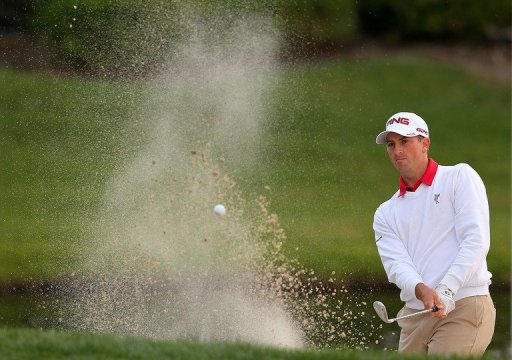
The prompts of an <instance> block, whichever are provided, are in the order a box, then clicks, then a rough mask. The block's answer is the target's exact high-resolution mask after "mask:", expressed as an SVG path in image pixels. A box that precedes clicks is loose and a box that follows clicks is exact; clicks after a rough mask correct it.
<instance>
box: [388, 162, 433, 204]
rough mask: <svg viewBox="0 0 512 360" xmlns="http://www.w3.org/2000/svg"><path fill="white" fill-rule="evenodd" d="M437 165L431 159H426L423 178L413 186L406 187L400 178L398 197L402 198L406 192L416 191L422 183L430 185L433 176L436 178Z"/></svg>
mask: <svg viewBox="0 0 512 360" xmlns="http://www.w3.org/2000/svg"><path fill="white" fill-rule="evenodd" d="M437 166H438V165H437V163H436V162H435V161H434V160H433V159H428V164H427V169H426V170H425V173H424V174H423V176H422V177H421V178H420V179H419V180H418V181H417V182H416V184H414V186H408V185H406V184H405V182H404V179H403V178H402V177H401V176H400V195H398V197H400V196H404V195H405V193H406V192H407V191H413V192H414V191H416V189H417V188H418V187H419V186H420V185H421V183H424V184H425V185H428V186H430V185H432V182H433V181H434V176H436V172H437Z"/></svg>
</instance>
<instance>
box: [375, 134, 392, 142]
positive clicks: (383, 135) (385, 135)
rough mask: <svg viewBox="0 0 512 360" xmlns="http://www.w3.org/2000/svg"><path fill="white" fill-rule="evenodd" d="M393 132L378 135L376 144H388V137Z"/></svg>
mask: <svg viewBox="0 0 512 360" xmlns="http://www.w3.org/2000/svg"><path fill="white" fill-rule="evenodd" d="M390 132H392V131H383V132H381V133H380V134H379V135H377V138H376V139H375V142H376V143H377V144H379V145H380V144H385V143H386V137H387V136H388V134H389V133H390Z"/></svg>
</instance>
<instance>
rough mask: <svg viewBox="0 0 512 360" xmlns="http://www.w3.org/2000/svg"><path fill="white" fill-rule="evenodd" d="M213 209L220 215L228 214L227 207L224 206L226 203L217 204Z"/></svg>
mask: <svg viewBox="0 0 512 360" xmlns="http://www.w3.org/2000/svg"><path fill="white" fill-rule="evenodd" d="M213 211H214V212H215V214H217V215H219V216H224V215H226V208H225V207H224V205H222V204H217V205H215V206H214V207H213Z"/></svg>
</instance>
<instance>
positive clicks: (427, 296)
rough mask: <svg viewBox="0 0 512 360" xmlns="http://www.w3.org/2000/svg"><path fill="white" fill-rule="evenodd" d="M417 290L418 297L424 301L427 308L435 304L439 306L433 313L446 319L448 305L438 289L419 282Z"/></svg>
mask: <svg viewBox="0 0 512 360" xmlns="http://www.w3.org/2000/svg"><path fill="white" fill-rule="evenodd" d="M415 292H416V298H417V299H418V300H420V301H421V302H423V305H424V306H425V309H431V308H432V307H434V305H435V306H437V307H438V308H439V310H437V311H436V312H432V313H431V315H432V316H434V317H437V318H439V319H444V318H445V317H446V315H444V312H445V309H446V307H445V305H444V303H443V302H442V301H441V298H440V295H439V293H438V292H437V291H436V290H434V289H432V288H431V287H428V286H427V285H425V284H423V283H418V284H417V285H416V288H415Z"/></svg>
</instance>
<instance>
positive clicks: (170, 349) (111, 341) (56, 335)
mask: <svg viewBox="0 0 512 360" xmlns="http://www.w3.org/2000/svg"><path fill="white" fill-rule="evenodd" d="M0 355H1V357H2V359H5V360H9V359H16V360H20V359H69V358H73V359H95V360H107V359H126V360H129V359H186V360H194V359H201V360H208V359H226V360H228V359H246V360H251V359H269V360H271V359H276V360H277V359H283V360H284V359H318V360H328V359H346V360H358V359H361V360H362V359H385V360H393V359H417V358H423V357H419V356H411V355H398V353H396V352H393V351H384V352H375V351H374V352H363V351H334V350H316V351H315V350H283V349H276V348H267V347H262V346H257V345H249V344H241V343H207V344H202V343H198V342H170V341H157V340H149V339H143V338H130V337H122V336H114V335H102V334H80V333H69V332H60V331H40V330H33V329H32V330H27V329H0ZM431 358H432V359H436V358H437V357H435V356H434V357H431ZM439 358H441V357H439ZM451 358H456V357H451ZM485 358H492V357H490V356H486V357H485ZM443 359H446V357H443Z"/></svg>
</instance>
